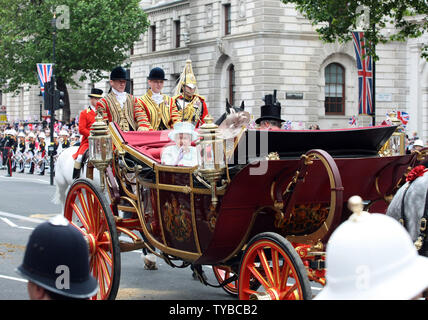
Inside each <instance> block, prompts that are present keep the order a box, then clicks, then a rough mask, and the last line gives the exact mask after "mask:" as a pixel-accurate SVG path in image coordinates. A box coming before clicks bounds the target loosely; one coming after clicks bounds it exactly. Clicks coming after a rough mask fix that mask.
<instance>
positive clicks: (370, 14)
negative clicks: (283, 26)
mask: <svg viewBox="0 0 428 320" xmlns="http://www.w3.org/2000/svg"><path fill="white" fill-rule="evenodd" d="M281 1H282V2H283V3H285V4H287V3H294V4H295V5H296V9H297V10H298V11H299V12H301V13H302V14H303V15H304V16H305V17H306V18H307V19H309V20H310V21H311V23H312V24H313V25H314V26H315V27H316V31H317V32H318V34H319V35H320V38H321V39H322V40H323V41H326V42H334V41H336V40H338V41H340V42H346V41H349V40H351V32H352V31H353V30H355V29H356V27H357V24H358V22H359V21H362V19H363V18H364V15H367V16H366V17H367V19H366V26H367V29H366V30H365V34H364V36H365V38H366V40H367V41H366V42H367V43H366V48H367V51H368V53H369V54H371V55H372V56H373V57H374V59H376V60H377V59H378V57H377V55H376V51H375V48H376V45H377V44H379V43H387V42H390V41H405V40H406V39H408V38H418V37H420V36H422V35H423V33H424V32H426V31H427V30H428V18H427V17H428V1H427V0H358V1H356V0H348V1H347V0H281ZM364 7H366V8H368V10H365V11H364V10H361V9H362V8H364ZM385 27H392V28H393V29H394V32H393V33H391V34H388V33H386V32H384V28H385ZM421 56H422V57H424V58H426V59H427V60H428V44H424V46H423V47H422V49H421Z"/></svg>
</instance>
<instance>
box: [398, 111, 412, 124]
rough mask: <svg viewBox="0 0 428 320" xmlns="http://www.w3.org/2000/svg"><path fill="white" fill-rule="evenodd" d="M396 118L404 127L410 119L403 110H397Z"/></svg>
mask: <svg viewBox="0 0 428 320" xmlns="http://www.w3.org/2000/svg"><path fill="white" fill-rule="evenodd" d="M397 118H398V119H399V120H400V121H401V123H402V124H403V127H404V128H405V127H406V125H407V123H408V122H409V120H410V116H409V114H408V113H407V112H404V111H397Z"/></svg>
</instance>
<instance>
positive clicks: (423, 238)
mask: <svg viewBox="0 0 428 320" xmlns="http://www.w3.org/2000/svg"><path fill="white" fill-rule="evenodd" d="M409 187H410V182H409V183H408V184H407V185H406V187H405V188H406V189H405V190H404V193H403V198H402V199H401V210H400V214H401V218H400V220H399V222H400V223H401V224H402V225H403V227H404V228H405V229H406V230H408V229H407V227H406V224H407V223H406V217H405V214H404V199H405V197H406V193H407V191H408V190H409ZM427 210H428V191H427V194H426V196H425V206H424V213H423V215H422V218H421V219H420V221H419V235H418V237H417V239H416V241H415V247H416V249H417V250H418V252H419V253H420V252H421V250H422V248H424V247H426V246H427V245H428V243H427V233H426V230H427V221H428V211H427Z"/></svg>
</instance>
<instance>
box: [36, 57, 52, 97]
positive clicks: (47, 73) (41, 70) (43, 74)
mask: <svg viewBox="0 0 428 320" xmlns="http://www.w3.org/2000/svg"><path fill="white" fill-rule="evenodd" d="M52 70H53V68H52V63H38V64H37V75H38V77H39V81H40V91H41V92H42V95H43V96H44V95H45V83H46V82H49V81H51V77H52Z"/></svg>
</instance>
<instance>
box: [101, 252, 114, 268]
mask: <svg viewBox="0 0 428 320" xmlns="http://www.w3.org/2000/svg"><path fill="white" fill-rule="evenodd" d="M98 251H99V253H100V255H101V256H102V257H103V259H104V261H105V262H107V264H108V265H109V266H110V268H111V267H113V260H112V259H111V257H110V256H109V255H108V254H107V252H106V251H105V250H103V249H101V248H98Z"/></svg>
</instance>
